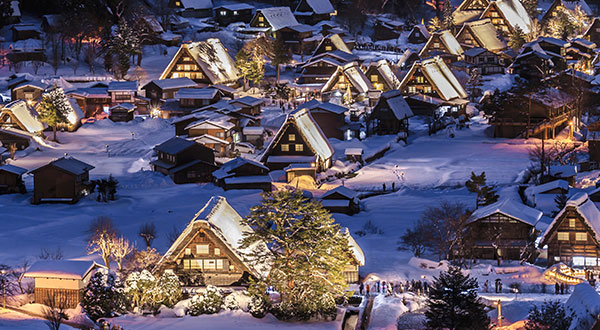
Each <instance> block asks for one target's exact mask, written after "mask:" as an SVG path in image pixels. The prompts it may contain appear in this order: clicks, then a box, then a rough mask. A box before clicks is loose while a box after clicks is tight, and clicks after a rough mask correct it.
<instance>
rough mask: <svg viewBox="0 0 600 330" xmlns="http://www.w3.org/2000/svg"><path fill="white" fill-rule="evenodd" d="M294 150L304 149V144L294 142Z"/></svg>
mask: <svg viewBox="0 0 600 330" xmlns="http://www.w3.org/2000/svg"><path fill="white" fill-rule="evenodd" d="M296 151H304V145H303V144H296Z"/></svg>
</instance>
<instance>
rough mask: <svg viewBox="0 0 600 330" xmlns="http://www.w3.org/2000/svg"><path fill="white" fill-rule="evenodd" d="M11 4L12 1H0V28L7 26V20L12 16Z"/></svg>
mask: <svg viewBox="0 0 600 330" xmlns="http://www.w3.org/2000/svg"><path fill="white" fill-rule="evenodd" d="M11 2H12V0H0V27H3V26H5V25H6V24H8V21H9V18H10V17H11V16H12V15H13V9H12V5H11Z"/></svg>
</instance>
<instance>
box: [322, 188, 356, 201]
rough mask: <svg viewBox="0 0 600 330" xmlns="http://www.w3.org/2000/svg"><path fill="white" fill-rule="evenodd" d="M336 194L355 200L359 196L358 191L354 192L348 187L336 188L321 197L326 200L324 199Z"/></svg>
mask: <svg viewBox="0 0 600 330" xmlns="http://www.w3.org/2000/svg"><path fill="white" fill-rule="evenodd" d="M335 193H338V194H340V195H342V196H344V197H346V198H348V199H354V198H355V197H356V196H357V195H358V193H357V192H356V191H354V190H352V189H350V188H348V187H345V186H337V187H335V188H333V189H331V190H329V191H327V192H326V193H324V194H323V195H322V196H321V199H324V198H326V197H328V196H331V195H333V194H335Z"/></svg>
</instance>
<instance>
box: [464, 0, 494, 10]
mask: <svg viewBox="0 0 600 330" xmlns="http://www.w3.org/2000/svg"><path fill="white" fill-rule="evenodd" d="M489 4H490V2H489V1H488V0H464V1H463V2H461V4H460V5H459V6H458V7H457V8H456V10H457V11H459V10H462V11H466V10H484V9H485V8H486V7H487V6H488V5H489Z"/></svg>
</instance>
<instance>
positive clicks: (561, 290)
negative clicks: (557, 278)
mask: <svg viewBox="0 0 600 330" xmlns="http://www.w3.org/2000/svg"><path fill="white" fill-rule="evenodd" d="M565 292H566V293H567V294H568V293H569V286H568V285H566V284H565V283H560V284H558V282H556V283H554V293H555V294H565Z"/></svg>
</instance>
